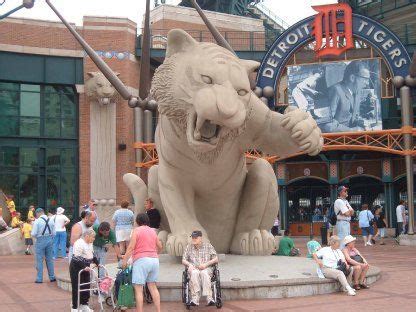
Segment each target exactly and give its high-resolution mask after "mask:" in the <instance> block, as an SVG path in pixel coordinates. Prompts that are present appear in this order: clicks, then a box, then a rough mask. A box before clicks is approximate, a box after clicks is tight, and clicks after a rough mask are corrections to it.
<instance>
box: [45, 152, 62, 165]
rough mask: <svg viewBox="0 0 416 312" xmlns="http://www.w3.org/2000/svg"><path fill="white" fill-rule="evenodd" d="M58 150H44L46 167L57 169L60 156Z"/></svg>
mask: <svg viewBox="0 0 416 312" xmlns="http://www.w3.org/2000/svg"><path fill="white" fill-rule="evenodd" d="M60 152H61V151H60V149H59V148H48V149H47V150H46V165H47V166H48V167H59V166H60V164H61V154H60Z"/></svg>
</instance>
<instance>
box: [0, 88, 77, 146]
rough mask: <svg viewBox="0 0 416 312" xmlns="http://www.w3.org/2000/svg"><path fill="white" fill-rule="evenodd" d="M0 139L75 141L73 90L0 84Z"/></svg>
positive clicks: (75, 111) (75, 121)
mask: <svg viewBox="0 0 416 312" xmlns="http://www.w3.org/2000/svg"><path fill="white" fill-rule="evenodd" d="M0 124H1V125H2V127H0V136H4V137H17V136H24V137H46V138H68V139H76V137H77V99H76V95H75V92H74V89H73V88H72V87H68V86H50V85H30V84H17V83H8V82H0Z"/></svg>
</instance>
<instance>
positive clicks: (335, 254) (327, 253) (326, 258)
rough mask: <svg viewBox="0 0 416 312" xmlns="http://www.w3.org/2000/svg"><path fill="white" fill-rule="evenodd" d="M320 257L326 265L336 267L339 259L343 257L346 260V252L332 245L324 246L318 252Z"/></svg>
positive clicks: (317, 254)
mask: <svg viewBox="0 0 416 312" xmlns="http://www.w3.org/2000/svg"><path fill="white" fill-rule="evenodd" d="M315 254H316V256H317V257H318V258H319V259H322V263H323V265H324V267H327V268H332V269H336V268H337V266H338V265H337V264H338V260H339V259H342V260H344V261H345V257H344V254H343V253H342V251H341V250H340V249H332V248H331V247H323V248H321V249H319V250H318V251H317V252H316V253H315Z"/></svg>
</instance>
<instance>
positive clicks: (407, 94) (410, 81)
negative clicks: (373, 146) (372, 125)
mask: <svg viewBox="0 0 416 312" xmlns="http://www.w3.org/2000/svg"><path fill="white" fill-rule="evenodd" d="M414 63H415V57H413V62H412V65H411V67H410V68H412V67H413V68H414V66H415V64H414ZM393 84H394V86H395V87H396V88H397V89H399V90H400V104H401V112H402V114H401V115H402V132H403V139H404V140H403V141H404V149H405V156H404V157H405V163H406V182H407V207H408V211H409V228H408V231H407V234H409V235H413V234H414V200H413V183H414V181H413V156H412V151H413V147H414V145H413V135H412V131H413V107H412V97H411V88H414V87H416V78H413V77H411V76H410V75H408V76H406V78H404V77H401V76H396V77H394V78H393Z"/></svg>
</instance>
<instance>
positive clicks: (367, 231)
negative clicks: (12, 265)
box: [361, 226, 374, 236]
mask: <svg viewBox="0 0 416 312" xmlns="http://www.w3.org/2000/svg"><path fill="white" fill-rule="evenodd" d="M361 231H362V235H363V236H368V235H374V228H373V227H372V226H369V227H365V228H361Z"/></svg>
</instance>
